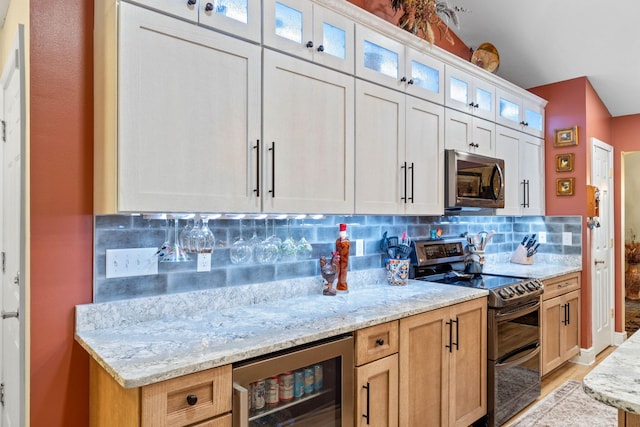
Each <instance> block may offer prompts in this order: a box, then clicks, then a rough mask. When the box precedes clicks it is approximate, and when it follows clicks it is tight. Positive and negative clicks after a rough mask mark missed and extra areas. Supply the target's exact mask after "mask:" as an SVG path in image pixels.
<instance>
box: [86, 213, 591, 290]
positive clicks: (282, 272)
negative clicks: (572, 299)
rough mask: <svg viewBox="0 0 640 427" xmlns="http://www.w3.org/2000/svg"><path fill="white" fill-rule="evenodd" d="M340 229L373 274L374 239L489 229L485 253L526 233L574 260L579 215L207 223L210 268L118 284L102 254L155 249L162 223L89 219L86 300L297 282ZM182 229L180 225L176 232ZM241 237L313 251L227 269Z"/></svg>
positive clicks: (192, 267)
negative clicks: (360, 248)
mask: <svg viewBox="0 0 640 427" xmlns="http://www.w3.org/2000/svg"><path fill="white" fill-rule="evenodd" d="M340 223H346V224H348V233H349V238H350V239H351V241H352V244H351V256H350V258H349V269H350V270H366V269H371V268H381V267H382V266H383V263H384V258H385V257H384V254H383V253H382V252H381V250H380V248H379V244H380V239H381V238H382V234H383V233H384V232H385V231H386V232H388V235H389V236H396V235H397V236H400V235H401V234H402V232H403V231H406V232H407V234H408V235H409V236H410V237H411V238H415V239H418V238H422V239H424V238H428V236H429V235H430V233H431V230H437V229H441V230H442V234H443V236H445V237H458V236H460V235H462V234H463V233H467V232H468V233H471V234H475V233H478V232H480V231H483V230H486V231H489V230H495V235H494V237H493V240H492V241H491V243H490V244H489V246H488V247H487V251H486V252H487V254H488V255H489V254H498V253H510V252H512V251H513V250H514V249H515V248H516V246H517V245H518V243H519V242H520V241H522V238H523V237H524V235H526V234H531V233H539V232H541V231H546V233H547V243H545V244H541V245H540V248H539V252H540V253H546V254H558V255H580V254H581V250H582V235H581V230H582V223H581V217H580V216H568V217H540V216H538V217H505V216H435V217H431V216H370V215H366V216H357V215H356V216H338V215H334V216H325V217H322V218H320V219H310V218H304V219H289V220H286V219H269V220H267V221H266V225H265V220H264V219H258V220H252V219H243V220H238V219H213V220H210V221H209V228H210V229H211V231H212V232H213V234H214V236H215V247H214V251H213V254H212V263H211V264H212V265H211V270H210V271H207V272H196V262H195V257H193V256H192V257H191V258H192V259H191V260H190V261H187V262H182V263H168V262H160V263H159V265H158V274H157V275H150V276H136V277H125V278H109V279H107V278H106V274H105V272H106V250H107V249H125V248H143V247H160V246H161V245H162V243H163V242H164V241H165V239H166V236H167V220H164V219H148V218H145V217H143V216H132V215H97V216H96V217H95V224H94V287H93V294H94V302H107V301H115V300H123V299H130V298H138V297H148V296H155V295H163V294H172V293H178V292H187V291H194V290H203V289H211V288H219V287H226V286H235V285H244V284H253V283H262V282H273V281H277V280H284V279H292V278H298V277H309V276H318V278H320V268H319V263H318V258H319V257H320V256H321V255H326V256H329V255H330V253H331V251H332V250H334V245H335V240H336V238H337V237H338V224H340ZM184 225H186V221H185V220H180V222H179V226H180V228H182V227H184ZM241 227H242V234H243V237H244V239H245V240H248V239H249V238H251V237H252V236H253V235H254V234H255V235H257V236H258V237H259V238H260V239H264V238H265V235H271V234H274V233H275V234H276V235H277V236H278V237H280V239H282V240H285V239H286V238H287V237H289V236H291V238H292V239H294V240H295V241H298V240H300V239H301V238H302V237H304V238H305V239H306V240H307V241H309V242H310V243H311V245H312V247H313V253H312V257H311V258H309V259H305V260H296V261H278V262H276V263H271V264H260V263H257V262H250V263H248V264H243V265H239V264H232V263H231V261H230V258H229V250H230V247H231V245H232V244H233V242H234V240H235V239H237V238H238V237H239V236H240V231H241ZM566 232H568V233H571V245H563V244H562V243H563V239H562V238H563V233H566ZM356 239H362V240H363V243H364V255H362V256H355V243H354V240H356Z"/></svg>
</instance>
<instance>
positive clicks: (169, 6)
mask: <svg viewBox="0 0 640 427" xmlns="http://www.w3.org/2000/svg"><path fill="white" fill-rule="evenodd" d="M111 2H113V3H115V1H114V0H112V1H111ZM96 3H98V2H96ZM100 3H103V1H101V2H100ZM107 3H110V2H107ZM131 3H137V4H140V5H143V6H146V7H149V8H151V9H155V10H157V11H158V12H162V13H166V14H169V15H173V16H177V17H179V18H182V19H186V20H188V21H192V22H198V0H133V1H132V2H131Z"/></svg>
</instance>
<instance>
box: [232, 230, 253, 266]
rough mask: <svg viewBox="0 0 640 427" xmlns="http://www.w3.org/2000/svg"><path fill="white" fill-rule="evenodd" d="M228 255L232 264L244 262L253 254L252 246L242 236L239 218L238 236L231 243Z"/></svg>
mask: <svg viewBox="0 0 640 427" xmlns="http://www.w3.org/2000/svg"><path fill="white" fill-rule="evenodd" d="M229 256H230V258H231V262H232V263H234V264H246V263H248V262H250V261H251V257H252V256H253V247H252V246H251V244H250V243H249V242H247V241H245V240H244V237H243V236H242V220H240V237H238V239H236V241H235V242H233V245H231V250H230V252H229Z"/></svg>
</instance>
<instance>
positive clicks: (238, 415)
mask: <svg viewBox="0 0 640 427" xmlns="http://www.w3.org/2000/svg"><path fill="white" fill-rule="evenodd" d="M248 399H249V390H247V389H246V388H244V387H242V386H241V385H240V384H238V383H233V427H249V403H248Z"/></svg>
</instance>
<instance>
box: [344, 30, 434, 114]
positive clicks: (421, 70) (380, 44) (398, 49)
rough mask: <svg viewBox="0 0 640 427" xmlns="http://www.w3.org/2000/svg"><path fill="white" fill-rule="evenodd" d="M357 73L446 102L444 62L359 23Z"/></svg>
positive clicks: (369, 78)
mask: <svg viewBox="0 0 640 427" xmlns="http://www.w3.org/2000/svg"><path fill="white" fill-rule="evenodd" d="M356 75H357V76H358V77H360V78H363V79H365V80H369V81H372V82H375V83H379V84H382V85H385V86H387V87H390V88H392V89H397V90H400V91H403V92H406V93H409V94H411V95H414V96H417V97H419V98H422V99H426V100H428V101H432V102H437V103H440V104H442V103H443V102H444V80H443V75H444V63H443V62H442V61H440V60H438V59H436V58H433V57H431V56H429V55H426V54H424V53H421V52H419V51H417V50H416V49H413V48H410V47H405V46H404V45H403V44H402V43H399V42H397V41H395V40H393V39H390V38H388V37H385V36H383V35H381V34H380V33H378V32H376V31H373V30H371V29H369V28H367V27H364V26H361V25H356Z"/></svg>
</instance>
